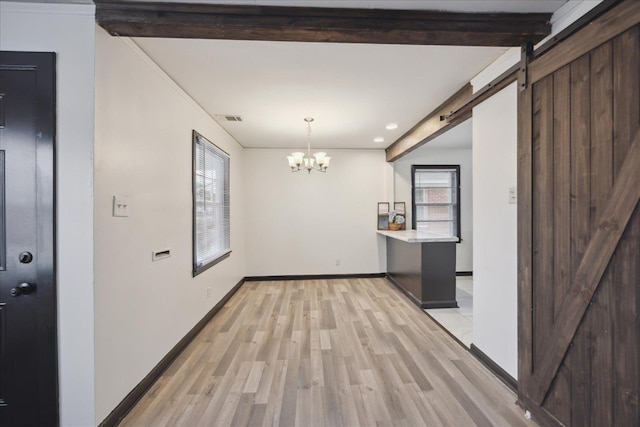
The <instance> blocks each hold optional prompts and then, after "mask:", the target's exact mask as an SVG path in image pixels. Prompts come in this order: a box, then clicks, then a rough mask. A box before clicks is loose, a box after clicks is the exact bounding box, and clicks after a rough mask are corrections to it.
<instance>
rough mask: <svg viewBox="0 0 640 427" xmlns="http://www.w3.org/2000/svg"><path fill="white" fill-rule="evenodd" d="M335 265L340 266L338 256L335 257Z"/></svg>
mask: <svg viewBox="0 0 640 427" xmlns="http://www.w3.org/2000/svg"><path fill="white" fill-rule="evenodd" d="M336 267H340V258H336Z"/></svg>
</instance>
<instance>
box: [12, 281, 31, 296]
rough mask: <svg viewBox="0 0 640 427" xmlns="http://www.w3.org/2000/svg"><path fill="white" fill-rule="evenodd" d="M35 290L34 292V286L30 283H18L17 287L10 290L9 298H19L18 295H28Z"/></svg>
mask: <svg viewBox="0 0 640 427" xmlns="http://www.w3.org/2000/svg"><path fill="white" fill-rule="evenodd" d="M35 290H36V287H35V285H32V284H30V283H20V284H19V285H18V286H16V287H15V288H13V289H11V296H12V297H19V296H20V295H29V294H30V293H32V292H33V291H35Z"/></svg>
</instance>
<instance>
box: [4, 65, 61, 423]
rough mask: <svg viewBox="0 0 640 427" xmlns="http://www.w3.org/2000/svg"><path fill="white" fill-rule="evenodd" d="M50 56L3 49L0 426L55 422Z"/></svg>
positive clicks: (52, 121)
mask: <svg viewBox="0 0 640 427" xmlns="http://www.w3.org/2000/svg"><path fill="white" fill-rule="evenodd" d="M54 61H55V57H54V54H52V53H24V52H0V426H7V427H8V426H11V427H21V426H56V425H58V381H57V340H56V334H57V332H56V331H57V328H56V293H55V271H54V265H55V262H54V261H55V260H54V173H53V172H54V156H53V153H54V150H53V148H54V146H53V141H54V123H55V119H54V112H55V108H54V106H55V103H54V102H55V101H54V82H55V79H54Z"/></svg>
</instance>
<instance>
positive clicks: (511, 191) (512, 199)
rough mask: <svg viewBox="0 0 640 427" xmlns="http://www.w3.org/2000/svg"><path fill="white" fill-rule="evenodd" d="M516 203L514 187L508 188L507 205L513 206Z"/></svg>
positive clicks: (516, 197)
mask: <svg viewBox="0 0 640 427" xmlns="http://www.w3.org/2000/svg"><path fill="white" fill-rule="evenodd" d="M517 201H518V196H517V193H516V187H509V204H510V205H515V204H516V203H517Z"/></svg>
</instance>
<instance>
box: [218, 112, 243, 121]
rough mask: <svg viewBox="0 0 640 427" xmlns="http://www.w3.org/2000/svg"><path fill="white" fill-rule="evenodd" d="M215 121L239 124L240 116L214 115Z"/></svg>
mask: <svg viewBox="0 0 640 427" xmlns="http://www.w3.org/2000/svg"><path fill="white" fill-rule="evenodd" d="M216 119H218V120H221V121H223V122H241V121H242V117H241V116H235V115H232V114H216Z"/></svg>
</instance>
